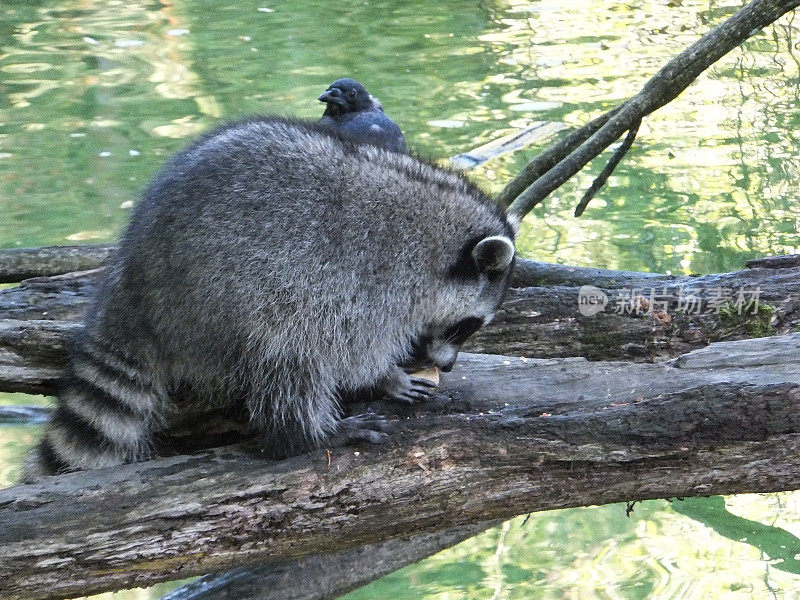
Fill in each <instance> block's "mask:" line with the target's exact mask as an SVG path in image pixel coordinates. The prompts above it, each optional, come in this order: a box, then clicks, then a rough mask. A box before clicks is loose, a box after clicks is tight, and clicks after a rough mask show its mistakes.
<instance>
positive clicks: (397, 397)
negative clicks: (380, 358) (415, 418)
mask: <svg viewBox="0 0 800 600" xmlns="http://www.w3.org/2000/svg"><path fill="white" fill-rule="evenodd" d="M436 387H437V386H436V384H435V383H433V382H432V381H429V380H428V379H423V378H422V377H417V376H415V375H414V374H413V373H407V372H406V371H405V370H403V369H401V368H400V367H394V368H393V369H392V371H391V372H390V373H389V374H388V375H386V376H385V377H384V378H383V379H381V381H380V382H379V383H378V388H379V389H380V391H381V392H382V393H383V396H384V397H385V398H386V399H387V400H393V401H395V402H403V403H405V404H414V403H415V402H422V401H424V400H429V399H430V398H432V397H433V396H435V395H436Z"/></svg>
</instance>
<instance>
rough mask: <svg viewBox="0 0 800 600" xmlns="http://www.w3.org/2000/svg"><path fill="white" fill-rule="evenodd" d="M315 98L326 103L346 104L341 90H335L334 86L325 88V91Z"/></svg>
mask: <svg viewBox="0 0 800 600" xmlns="http://www.w3.org/2000/svg"><path fill="white" fill-rule="evenodd" d="M317 100H319V101H320V102H325V103H327V104H338V105H339V106H344V105H345V104H347V103H346V102H345V100H344V98H342V92H341V90H337V89H336V88H333V89H331V90H325V92H323V94H322V95H321V96H320V97H319V98H317Z"/></svg>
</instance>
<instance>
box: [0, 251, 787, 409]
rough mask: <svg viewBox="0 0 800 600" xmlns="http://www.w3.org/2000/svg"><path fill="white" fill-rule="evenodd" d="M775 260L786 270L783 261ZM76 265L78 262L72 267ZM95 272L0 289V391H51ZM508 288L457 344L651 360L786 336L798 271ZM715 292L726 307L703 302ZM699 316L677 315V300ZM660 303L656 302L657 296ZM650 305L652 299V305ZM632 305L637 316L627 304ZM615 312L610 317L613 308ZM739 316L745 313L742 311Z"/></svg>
mask: <svg viewBox="0 0 800 600" xmlns="http://www.w3.org/2000/svg"><path fill="white" fill-rule="evenodd" d="M784 264H792V262H791V261H788V262H787V261H784ZM81 266H86V265H81ZM97 274H98V271H97V270H92V271H86V272H79V273H69V274H63V275H59V276H55V277H40V278H35V279H29V280H26V281H23V282H22V283H21V284H20V285H19V286H16V287H13V288H10V289H4V290H0V391H16V392H28V393H41V394H51V393H53V391H54V389H55V386H56V385H57V382H58V378H59V375H60V372H61V369H62V368H63V365H64V360H65V353H64V348H65V344H64V342H65V339H66V337H67V336H68V335H69V334H70V333H71V332H73V331H75V330H76V327H78V325H77V324H76V323H75V321H77V320H79V319H80V317H81V315H82V314H83V311H84V310H85V308H86V302H87V300H88V297H89V294H90V293H91V291H92V289H93V286H94V280H95V277H96V276H97ZM515 283H516V285H524V286H526V287H518V288H515V289H512V290H511V292H510V293H509V295H508V298H507V300H506V302H505V303H504V304H503V306H502V307H501V309H500V311H499V312H498V314H497V316H496V317H495V320H494V322H493V323H492V324H491V325H489V326H488V327H486V328H484V329H482V330H481V331H479V332H478V333H477V334H476V335H475V336H474V337H473V338H472V339H471V340H470V341H469V342H468V344H467V345H466V347H465V348H466V349H467V350H470V351H474V352H486V353H492V354H511V355H515V356H526V357H538V358H556V357H568V356H584V357H587V358H590V359H593V360H608V359H635V360H652V359H654V358H663V357H671V356H677V355H679V354H681V353H684V352H688V351H690V350H692V349H697V348H701V347H703V346H706V345H707V344H709V343H711V342H714V341H721V340H728V339H743V338H748V337H753V336H757V335H767V334H782V333H788V332H792V331H796V330H797V327H798V324H799V323H800V267H798V266H789V267H785V268H776V267H773V268H754V269H745V270H743V271H737V272H734V273H724V274H718V275H704V276H669V275H660V274H651V273H635V272H630V271H607V270H603V269H592V268H585V267H584V268H581V267H569V266H564V265H554V264H549V263H542V262H536V261H528V260H520V261H519V265H518V268H517V271H516V279H515ZM585 285H594V286H596V287H598V288H599V289H600V290H601V291H602V292H603V293H604V294H605V295H606V296H607V297H608V305H607V306H606V309H605V311H603V312H601V313H600V314H597V315H594V316H583V315H582V314H580V312H579V310H578V301H579V295H580V293H581V288H582V286H585ZM740 290H744V291H746V295H747V297H748V298H749V297H752V296H753V295H754V294H755V292H756V290H757V293H758V301H759V308H758V311H756V314H744V315H739V314H738V312H739V309H738V308H737V307H736V300H737V294H738V292H739V291H740ZM720 291H722V292H725V293H729V294H730V299H729V301H728V303H727V304H721V303H720V302H719V301H717V306H716V309H720V310H717V311H716V312H715V311H714V310H713V307H712V303H713V302H714V301H715V297H716V296H718V295H719V293H720ZM689 293H691V294H693V295H694V296H695V297H696V298H698V299H699V301H700V305H699V307H700V308H701V309H702V312H696V313H695V314H691V313H689V312H688V311H684V312H681V307H680V306H679V304H680V303H681V302H682V299H683V301H684V302H685V298H686V296H687V294H689ZM662 298H668V299H669V300H668V302H667V304H665V305H664V306H658V307H657V304H658V302H659V301H660V300H659V299H662ZM651 300H655V302H654V303H653V305H652V306H650V304H651ZM634 304H635V306H636V308H637V310H638V313H639V314H636V312H635V311H631V310H630V308H632V307H633V305H634ZM618 308H619V309H621V310H620V311H619V312H615V311H617V309H618ZM741 312H743V313H750V312H752V310H745V309H744V307H742V310H741Z"/></svg>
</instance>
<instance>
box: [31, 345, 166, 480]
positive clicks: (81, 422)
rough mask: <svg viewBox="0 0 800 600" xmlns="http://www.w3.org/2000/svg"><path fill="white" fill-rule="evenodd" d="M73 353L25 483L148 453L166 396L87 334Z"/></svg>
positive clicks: (133, 366) (139, 370) (145, 375)
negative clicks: (50, 418)
mask: <svg viewBox="0 0 800 600" xmlns="http://www.w3.org/2000/svg"><path fill="white" fill-rule="evenodd" d="M71 351H72V352H71V356H70V364H69V367H68V369H67V372H66V375H65V379H64V383H63V387H62V389H61V391H60V393H59V395H58V405H57V408H56V411H55V413H54V414H53V418H52V420H51V421H50V423H49V424H48V426H47V429H46V431H45V434H44V438H43V439H42V441H41V443H40V444H39V446H38V447H37V448H35V449H34V450H33V452H32V453H31V455H30V456H29V457H28V461H27V462H26V465H25V473H24V475H23V481H35V480H37V479H40V478H41V477H43V476H46V475H55V474H58V473H65V472H68V471H75V470H81V469H97V468H102V467H108V466H113V465H118V464H122V463H127V462H135V461H139V460H145V459H147V458H148V457H149V456H150V453H151V448H150V441H151V435H152V432H153V430H154V427H155V425H156V424H157V420H158V417H159V412H160V407H161V403H162V399H163V397H164V395H163V394H161V393H159V391H158V389H157V387H158V386H156V385H154V382H153V379H152V376H151V375H150V374H148V373H147V371H145V370H144V369H142V368H141V367H140V366H139V365H137V364H135V363H134V362H133V361H131V360H128V359H126V358H123V357H121V356H120V354H119V353H115V352H113V351H111V350H109V349H108V348H105V347H104V346H103V345H102V344H100V343H98V342H95V341H92V340H89V339H87V338H85V337H84V338H82V339H80V340H76V343H75V344H73V346H72V348H71Z"/></svg>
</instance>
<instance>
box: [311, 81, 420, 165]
mask: <svg viewBox="0 0 800 600" xmlns="http://www.w3.org/2000/svg"><path fill="white" fill-rule="evenodd" d="M319 101H320V102H324V103H325V104H326V106H325V112H324V113H322V118H321V119H320V120H319V122H320V124H321V125H324V126H326V127H329V128H331V129H333V130H335V131H337V132H338V133H339V134H340V135H341V136H342V137H344V138H347V139H350V140H354V141H357V142H368V143H370V144H374V145H376V146H380V147H382V148H386V149H387V150H393V151H394V152H406V142H405V139H403V133H402V132H401V131H400V128H399V127H398V126H397V124H396V123H395V122H394V121H392V120H391V119H390V118H389V117H387V116H386V114H385V113H384V112H383V106H381V103H380V102H379V101H378V100H377V99H376V98H374V97H373V96H371V95H370V94H369V92H368V91H367V90H366V88H365V87H364V86H363V85H361V84H360V83H359V82H357V81H356V80H355V79H349V78H344V79H337V80H336V81H334V82H333V83H332V84H331V85H330V86H329V87H328V89H327V90H325V92H324V93H323V94H322V95H321V96H320V97H319Z"/></svg>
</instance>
